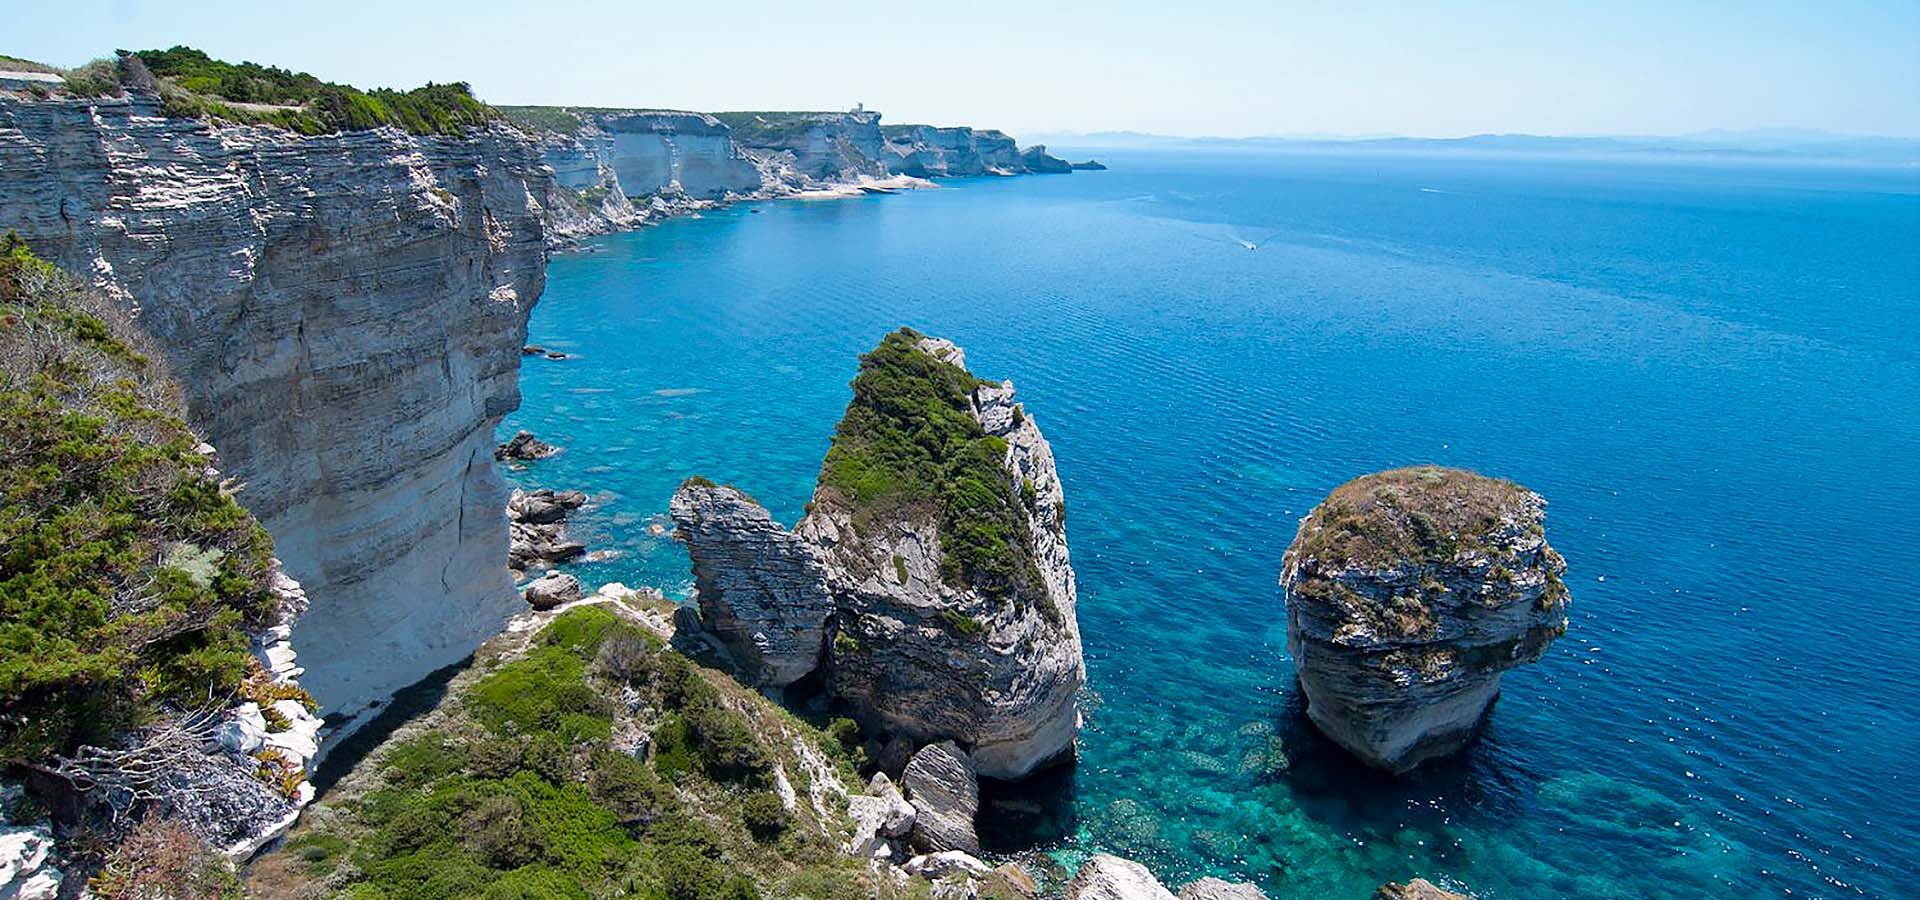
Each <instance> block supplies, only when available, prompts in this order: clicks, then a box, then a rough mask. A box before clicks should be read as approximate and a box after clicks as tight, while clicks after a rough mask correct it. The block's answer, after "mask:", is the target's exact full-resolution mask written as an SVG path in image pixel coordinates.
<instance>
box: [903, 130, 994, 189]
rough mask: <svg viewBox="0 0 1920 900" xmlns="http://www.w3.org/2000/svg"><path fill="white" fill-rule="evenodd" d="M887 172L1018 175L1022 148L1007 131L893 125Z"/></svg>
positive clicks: (919, 175) (923, 175) (930, 175)
mask: <svg viewBox="0 0 1920 900" xmlns="http://www.w3.org/2000/svg"><path fill="white" fill-rule="evenodd" d="M885 133H886V138H887V160H886V162H887V171H890V172H897V173H899V174H902V175H912V176H914V177H916V178H946V177H958V176H967V175H1018V174H1021V173H1022V172H1025V171H1026V165H1025V163H1023V162H1022V161H1021V159H1020V149H1019V147H1017V146H1015V144H1014V141H1013V138H1011V137H1008V136H1007V135H1006V134H1005V133H1004V132H1000V131H994V130H991V129H988V130H978V131H976V130H974V129H972V128H965V127H959V128H936V127H934V126H932V125H889V126H887V127H886V128H885Z"/></svg>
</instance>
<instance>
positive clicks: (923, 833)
mask: <svg viewBox="0 0 1920 900" xmlns="http://www.w3.org/2000/svg"><path fill="white" fill-rule="evenodd" d="M900 781H901V783H902V784H904V785H906V788H907V799H909V800H911V801H912V802H913V808H914V810H915V816H914V820H913V830H912V832H911V833H910V834H909V835H908V842H909V843H911V844H912V845H913V847H914V849H916V850H919V851H921V852H924V853H937V852H940V851H942V850H964V851H966V852H968V853H979V852H980V838H979V836H978V835H977V834H975V832H974V830H973V817H974V816H975V815H976V814H977V813H979V812H980V780H979V779H978V778H976V777H975V776H974V772H973V763H972V762H971V761H969V760H968V759H967V754H966V753H965V752H964V751H962V750H961V749H960V748H959V747H958V746H955V745H954V743H953V742H952V741H945V742H942V743H938V744H929V745H927V746H925V747H922V748H921V749H920V752H919V753H915V754H914V755H913V760H912V761H910V762H908V763H907V770H906V772H905V773H903V774H902V775H901V776H900Z"/></svg>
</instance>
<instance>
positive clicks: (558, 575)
mask: <svg viewBox="0 0 1920 900" xmlns="http://www.w3.org/2000/svg"><path fill="white" fill-rule="evenodd" d="M520 596H521V597H523V598H525V600H526V601H527V605H528V606H531V607H533V608H534V609H540V610H546V609H552V608H554V607H556V606H559V605H561V604H563V603H572V602H573V601H575V600H578V599H580V598H581V597H582V596H583V594H581V592H580V579H578V578H575V577H573V576H572V575H568V574H566V573H564V572H548V573H547V574H545V575H542V576H540V577H539V578H535V579H534V580H532V581H530V582H528V583H527V587H526V589H525V590H523V591H521V592H520Z"/></svg>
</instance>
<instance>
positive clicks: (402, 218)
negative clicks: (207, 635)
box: [0, 94, 551, 729]
mask: <svg viewBox="0 0 1920 900" xmlns="http://www.w3.org/2000/svg"><path fill="white" fill-rule="evenodd" d="M550 183H551V176H550V175H549V174H548V170H547V168H546V167H545V166H544V165H542V164H541V162H540V160H539V157H538V156H537V155H536V154H535V153H534V152H533V150H532V148H531V147H530V146H529V145H528V144H527V143H526V142H525V140H524V138H522V137H521V136H520V135H519V134H517V133H515V132H512V131H510V130H506V129H504V128H500V129H492V130H483V131H478V132H475V133H472V134H470V135H468V136H465V137H422V136H413V135H407V134H404V133H402V132H399V131H397V130H394V129H381V130H375V131H360V132H349V133H341V134H333V135H322V136H315V137H306V136H301V135H297V134H293V133H290V132H286V131H282V130H278V129H273V128H266V127H243V126H232V125H212V124H209V123H207V122H204V121H197V120H186V119H171V118H165V117H163V116H161V115H160V107H159V102H158V99H157V98H156V97H154V96H152V95H140V94H135V95H133V96H130V97H122V98H108V99H99V100H81V99H52V100H38V99H33V98H30V97H26V96H22V95H17V94H0V222H5V223H6V226H7V227H9V228H14V229H17V230H18V231H19V232H20V234H21V236H22V237H24V238H26V239H27V240H28V241H29V242H30V243H31V244H32V246H33V247H34V249H35V250H36V251H39V252H40V253H41V254H42V255H43V256H45V257H47V258H49V259H50V260H52V261H54V262H56V263H58V264H60V265H62V266H63V267H66V268H68V269H70V270H71V271H75V272H82V273H88V275H89V276H90V277H91V278H92V280H93V281H94V282H95V283H97V284H98V285H99V286H100V287H102V288H104V289H105V290H106V291H108V292H109V293H111V294H112V295H114V296H116V297H118V298H120V300H121V301H122V302H124V303H126V304H128V305H129V306H137V307H138V308H139V317H140V322H141V324H142V325H143V326H144V328H145V329H146V330H147V331H149V332H150V333H151V334H152V335H153V336H154V337H155V338H156V339H158V341H159V343H160V344H161V345H162V346H163V348H164V350H165V355H166V357H167V362H168V364H169V366H170V368H171V369H172V372H173V374H174V376H175V377H176V378H177V379H178V380H179V381H180V383H181V384H183V385H184V386H185V387H186V391H187V400H188V403H189V408H190V414H191V418H192V420H193V422H194V424H195V426H196V427H197V429H198V430H199V431H201V432H202V433H203V434H205V435H206V436H207V439H208V440H210V441H212V442H213V443H214V444H216V445H218V446H219V447H220V448H221V451H222V453H223V455H224V458H225V469H226V470H227V474H228V475H230V476H232V477H234V478H235V479H236V480H237V481H240V482H244V484H245V489H244V491H243V492H242V493H241V494H240V496H239V499H240V500H241V501H242V502H243V503H244V504H245V505H246V506H247V507H248V508H249V509H250V510H251V511H252V512H253V513H254V514H255V515H256V516H257V517H258V518H259V519H260V520H261V521H262V523H263V524H265V526H266V527H267V529H268V531H270V532H271V533H272V534H273V536H274V539H275V542H276V544H277V546H278V549H279V553H280V555H281V557H282V558H283V559H285V560H286V567H287V569H288V571H289V572H290V573H292V574H293V575H294V576H296V577H298V578H299V579H300V580H301V582H302V583H304V584H305V585H306V587H307V589H308V590H309V591H310V592H311V594H312V596H313V597H314V598H315V603H314V604H313V609H312V610H311V612H309V613H308V614H307V615H306V616H305V617H304V618H302V619H301V621H300V624H299V626H298V631H299V634H298V640H299V643H300V644H301V645H302V646H304V647H308V648H315V647H320V648H326V649H327V655H326V657H325V658H324V660H321V661H319V662H317V663H316V664H315V665H313V666H312V669H311V671H310V672H309V673H308V675H307V677H306V678H305V679H304V681H305V683H306V685H307V686H308V687H309V688H310V689H311V690H312V691H313V692H314V693H315V694H316V695H318V696H319V697H320V698H321V700H322V702H323V703H325V704H326V706H327V707H328V709H329V711H330V713H332V714H333V715H335V716H337V717H338V721H339V722H340V723H341V725H342V727H344V728H349V729H350V728H351V727H352V726H353V724H354V723H356V722H357V721H359V718H358V717H359V716H360V714H362V713H364V712H365V711H366V710H367V709H368V708H370V707H371V706H372V705H374V704H376V703H378V702H381V701H383V700H384V699H385V697H387V696H388V695H389V694H390V693H391V692H392V691H393V690H394V689H396V688H398V687H400V686H403V685H406V684H410V683H412V682H414V681H417V680H419V679H420V678H421V677H422V676H424V675H425V674H426V673H428V672H430V671H433V670H434V669H437V668H439V667H441V666H444V665H446V664H448V663H451V662H454V661H456V660H458V659H460V658H462V657H464V656H466V655H467V653H468V652H470V651H471V650H472V648H473V646H474V645H475V644H476V643H478V642H479V641H480V640H483V639H484V638H485V637H486V636H487V635H489V634H492V633H493V632H494V631H495V630H496V629H497V627H498V625H499V623H500V622H501V621H502V620H503V619H504V618H505V616H506V615H507V614H508V613H509V612H510V611H511V610H512V609H514V608H515V607H516V606H518V600H517V599H515V597H514V594H513V590H512V587H511V584H510V582H509V580H508V577H507V573H506V572H505V571H504V570H503V569H502V568H501V567H500V565H499V562H498V560H499V553H500V548H501V547H502V546H504V545H505V543H506V525H505V522H504V521H503V519H502V518H501V516H500V514H499V510H500V508H501V506H502V505H503V501H504V499H505V490H504V489H503V486H502V484H501V482H500V480H499V478H498V476H497V475H496V474H495V472H494V470H493V465H492V460H491V458H490V457H491V454H492V451H493V449H494V446H493V430H494V426H495V424H496V423H497V422H498V421H499V419H500V417H501V416H502V415H503V414H505V413H506V412H508V411H510V410H512V409H514V408H515V407H516V406H517V405H518V404H519V391H518V387H517V385H516V376H517V373H518V366H519V359H520V356H519V347H520V346H521V345H522V344H523V343H524V342H525V337H526V317H527V313H528V311H529V309H530V308H531V306H532V304H533V302H534V300H535V299H536V298H537V297H538V296H539V295H540V291H541V288H542V287H543V285H544V279H545V261H546V243H545V239H544V236H543V230H542V224H541V218H542V215H543V213H544V209H543V207H542V206H541V205H540V198H542V197H544V196H546V195H547V193H548V189H549V187H550ZM370 448H372V449H371V452H370Z"/></svg>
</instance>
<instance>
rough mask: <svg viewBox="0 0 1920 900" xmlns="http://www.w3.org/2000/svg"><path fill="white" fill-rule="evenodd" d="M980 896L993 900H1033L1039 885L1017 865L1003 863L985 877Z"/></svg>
mask: <svg viewBox="0 0 1920 900" xmlns="http://www.w3.org/2000/svg"><path fill="white" fill-rule="evenodd" d="M980 894H981V895H982V896H985V897H990V898H993V900H1035V898H1037V897H1039V896H1040V885H1039V884H1038V883H1037V882H1035V881H1034V880H1033V876H1032V875H1031V874H1029V873H1028V872H1027V870H1026V869H1025V868H1024V867H1022V866H1021V865H1020V864H1019V863H1004V864H1002V865H999V866H996V867H995V868H994V870H993V871H992V872H991V873H989V874H988V875H987V878H986V881H985V883H983V884H982V885H981V886H980Z"/></svg>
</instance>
